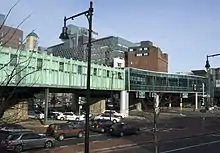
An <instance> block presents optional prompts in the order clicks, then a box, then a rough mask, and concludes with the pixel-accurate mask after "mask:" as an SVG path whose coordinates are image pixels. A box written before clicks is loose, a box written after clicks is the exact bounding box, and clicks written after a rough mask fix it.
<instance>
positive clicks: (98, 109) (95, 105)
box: [90, 98, 106, 114]
mask: <svg viewBox="0 0 220 153" xmlns="http://www.w3.org/2000/svg"><path fill="white" fill-rule="evenodd" d="M105 105H106V102H105V99H95V98H92V99H91V104H90V113H92V114H100V113H103V112H104V111H105Z"/></svg>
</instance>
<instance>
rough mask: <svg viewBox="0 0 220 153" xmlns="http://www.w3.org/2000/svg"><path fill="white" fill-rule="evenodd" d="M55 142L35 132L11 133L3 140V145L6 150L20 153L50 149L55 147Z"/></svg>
mask: <svg viewBox="0 0 220 153" xmlns="http://www.w3.org/2000/svg"><path fill="white" fill-rule="evenodd" d="M55 141H56V140H55V139H54V138H52V137H47V136H45V135H43V134H39V133H35V132H25V133H11V134H9V135H8V136H7V137H6V139H5V140H2V142H1V145H2V147H3V148H5V149H6V150H10V151H15V152H17V153H20V152H22V151H23V150H26V149H33V148H41V147H45V148H50V147H52V146H53V145H54V143H55Z"/></svg>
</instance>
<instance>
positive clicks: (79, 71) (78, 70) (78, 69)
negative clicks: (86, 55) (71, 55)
mask: <svg viewBox="0 0 220 153" xmlns="http://www.w3.org/2000/svg"><path fill="white" fill-rule="evenodd" d="M77 72H78V73H79V74H82V66H81V65H78V68H77Z"/></svg>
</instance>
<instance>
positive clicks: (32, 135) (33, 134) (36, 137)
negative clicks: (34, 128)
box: [22, 133, 41, 140]
mask: <svg viewBox="0 0 220 153" xmlns="http://www.w3.org/2000/svg"><path fill="white" fill-rule="evenodd" d="M40 138H41V136H40V135H38V134H35V133H28V134H24V135H23V136H22V140H29V139H40Z"/></svg>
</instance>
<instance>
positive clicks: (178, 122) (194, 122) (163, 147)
mask: <svg viewBox="0 0 220 153" xmlns="http://www.w3.org/2000/svg"><path fill="white" fill-rule="evenodd" d="M213 123H214V124H218V125H220V122H219V118H218V117H210V118H207V120H206V121H205V125H211V124H213ZM134 124H135V125H137V124H138V123H137V124H136V123H134ZM203 124H204V123H203V121H202V118H201V117H200V116H194V115H193V116H190V117H187V116H186V117H175V118H172V119H167V120H161V121H160V123H158V128H162V129H166V128H180V129H181V128H186V127H187V128H196V129H199V128H203ZM140 126H145V127H147V128H149V129H151V128H152V126H153V124H152V123H147V122H143V121H142V123H140ZM215 126H216V125H215ZM217 127H219V126H217ZM209 130H213V129H212V128H209V127H208V128H207V131H209ZM0 139H1V136H0ZM110 139H117V137H112V136H109V135H107V134H100V133H96V132H90V142H96V141H106V140H110ZM217 139H220V136H219V137H214V136H212V137H208V138H205V139H204V140H207V141H215V140H217ZM82 143H84V138H68V139H65V140H64V141H58V142H57V143H56V144H55V147H61V146H69V145H79V144H82ZM197 143H204V142H203V138H202V139H201V138H199V139H195V140H194V139H192V140H188V139H184V140H181V141H177V142H176V141H175V142H172V143H161V144H160V151H162V153H163V151H167V150H172V149H175V148H181V147H186V146H185V145H186V144H187V145H188V146H189V145H195V144H197ZM210 145H215V144H210ZM101 147H102V146H101ZM103 147H104V146H103ZM201 147H205V146H201ZM190 149H194V148H190ZM37 150H39V149H37ZM153 150H154V149H153V146H152V145H151V146H147V147H138V148H133V149H132V148H130V150H129V152H130V153H132V152H140V153H141V152H144V153H148V152H149V153H151V152H152V151H153ZM121 151H122V153H123V150H121ZM181 151H185V150H181ZM0 152H1V153H4V151H3V150H0ZM126 152H127V151H126ZM117 153H119V152H117ZM164 153H169V152H164ZM174 153H176V152H174ZM212 153H215V152H212Z"/></svg>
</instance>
